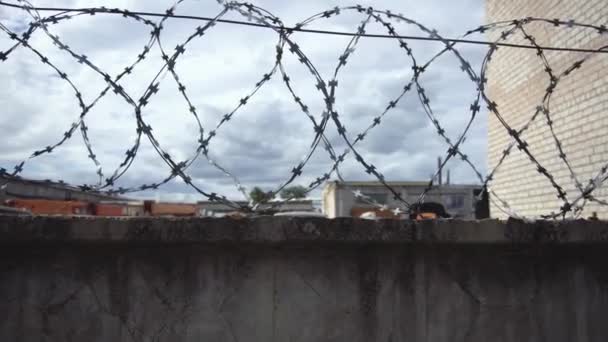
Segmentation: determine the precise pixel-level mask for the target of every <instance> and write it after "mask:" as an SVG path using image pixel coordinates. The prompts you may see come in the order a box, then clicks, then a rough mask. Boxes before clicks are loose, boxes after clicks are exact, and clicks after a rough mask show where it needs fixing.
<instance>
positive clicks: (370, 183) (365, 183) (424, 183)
mask: <svg viewBox="0 0 608 342" xmlns="http://www.w3.org/2000/svg"><path fill="white" fill-rule="evenodd" d="M332 183H333V184H335V185H337V186H355V187H356V186H360V187H365V186H384V184H382V183H380V182H379V181H346V182H340V181H333V182H328V185H329V184H332ZM386 184H387V185H388V186H394V187H398V186H401V187H403V186H427V185H428V184H429V182H428V181H392V182H386ZM437 186H439V185H438V184H433V187H437ZM441 186H442V187H445V188H480V187H481V184H453V183H451V184H442V185H441Z"/></svg>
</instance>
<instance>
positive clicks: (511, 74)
mask: <svg viewBox="0 0 608 342" xmlns="http://www.w3.org/2000/svg"><path fill="white" fill-rule="evenodd" d="M526 17H536V18H548V19H550V20H552V19H554V18H558V19H560V20H562V21H566V22H567V21H569V20H571V19H574V20H576V22H577V23H584V24H593V25H596V26H598V27H599V26H600V25H606V18H608V2H607V0H568V1H562V0H560V1H558V0H509V1H506V0H486V21H487V22H488V23H491V22H499V21H503V20H513V19H522V18H526ZM524 29H525V30H526V32H527V33H528V34H530V35H532V36H534V37H535V39H536V43H537V44H539V45H541V46H555V47H572V48H585V49H598V48H599V47H602V46H605V45H607V44H608V40H607V38H608V34H606V33H604V34H600V32H599V30H597V29H593V28H588V29H582V28H576V27H575V28H570V27H568V25H567V24H564V25H559V26H554V25H553V24H551V23H544V24H540V23H531V24H529V25H526V26H525V27H524ZM500 34H501V31H500V30H497V31H491V32H489V33H488V38H489V40H491V41H493V40H496V39H497V38H498V37H499V36H500ZM508 42H509V43H519V44H526V45H529V44H530V42H529V41H527V40H525V39H524V38H523V35H522V33H521V32H520V31H515V32H514V34H513V35H512V36H511V37H510V38H509V40H508ZM585 56H586V54H583V53H578V52H577V53H574V52H556V51H545V57H546V58H547V61H548V62H549V65H550V67H551V69H552V70H553V73H554V74H555V75H560V74H561V73H563V72H564V71H565V70H566V69H567V68H568V67H569V66H571V65H572V64H573V63H574V62H575V61H577V60H580V59H581V58H583V57H585ZM540 57H541V56H538V55H537V51H536V50H535V49H516V48H507V47H500V48H499V49H498V50H497V51H496V53H495V54H494V56H493V57H492V60H491V62H490V63H489V65H488V73H487V79H488V84H487V91H488V95H489V97H490V99H491V100H492V101H495V102H496V104H497V105H498V107H497V108H498V110H499V111H500V114H501V116H502V117H503V118H504V120H505V121H506V122H508V123H509V125H510V126H512V127H513V128H515V129H520V128H521V127H524V125H525V124H526V122H527V121H528V120H529V119H530V118H531V116H532V115H533V114H534V112H535V110H536V108H537V106H540V105H542V101H543V96H544V95H545V92H546V90H547V87H548V85H549V82H550V80H549V76H548V74H547V72H546V71H545V66H544V65H543V61H542V60H541V58H540ZM550 118H551V121H552V122H553V126H554V130H555V134H556V135H557V136H558V138H559V139H560V141H561V143H562V144H563V149H564V152H565V154H566V155H567V157H568V161H569V163H570V164H571V166H572V169H573V170H574V171H575V173H576V175H577V177H578V179H579V181H580V182H581V183H583V185H587V184H588V182H589V179H591V178H592V177H594V176H595V175H597V174H598V173H599V171H600V170H601V168H602V166H603V165H604V164H605V163H606V162H608V134H607V132H608V68H607V64H606V57H604V55H601V56H600V54H596V55H595V56H592V57H591V58H590V59H588V60H587V61H585V62H584V63H583V64H582V65H581V67H580V68H579V69H577V70H574V72H572V73H571V74H570V75H567V76H565V77H563V78H562V79H561V80H560V81H559V83H558V84H557V87H556V88H555V90H554V91H553V94H552V96H551V100H550ZM523 139H525V140H526V142H527V143H528V144H529V146H530V150H531V152H532V153H533V154H534V156H535V158H536V159H537V160H538V161H539V162H540V164H541V165H542V166H543V167H544V168H545V169H546V170H547V171H549V172H550V173H551V174H552V175H553V176H554V177H555V181H556V182H557V183H558V184H560V185H561V186H562V187H563V188H564V190H565V191H566V195H567V198H568V200H569V201H573V200H574V199H575V198H576V197H578V196H579V195H580V192H579V190H578V189H576V187H575V182H574V181H573V180H572V179H571V177H570V171H569V170H568V167H567V166H566V165H565V163H564V162H563V161H562V160H561V159H560V157H559V155H560V152H559V150H558V149H557V147H556V143H555V141H554V139H553V137H552V135H551V131H550V129H549V127H548V124H547V118H546V117H545V115H543V114H541V115H539V116H538V117H537V118H536V120H535V122H534V123H533V124H532V125H531V126H530V128H529V129H528V130H527V131H526V132H525V133H524V134H523ZM510 141H512V138H511V137H510V136H509V135H508V133H507V131H506V129H505V128H504V127H503V126H502V124H501V123H500V121H499V120H498V119H497V118H496V117H495V115H493V114H491V113H490V117H489V121H488V172H490V171H491V170H492V168H493V167H494V166H495V165H496V164H497V163H498V161H499V160H500V158H501V156H502V155H503V151H504V150H505V149H506V148H507V145H508V144H509V142H510ZM490 189H491V190H492V191H493V192H495V193H496V195H497V196H498V198H493V199H492V201H491V202H492V207H491V215H492V217H497V218H506V217H507V216H508V215H509V214H508V211H506V212H504V211H501V209H504V208H505V206H504V205H502V204H501V201H500V200H499V199H502V200H505V201H506V202H507V203H508V205H509V207H508V208H507V209H510V210H511V212H514V213H516V214H518V215H522V216H527V217H538V216H540V215H545V214H550V213H551V212H552V211H554V212H559V211H560V207H561V206H562V205H563V202H562V201H561V200H560V199H558V197H557V191H556V190H555V189H554V188H553V187H552V185H551V183H550V182H549V180H548V179H547V178H546V177H545V176H543V175H541V174H540V173H538V172H537V167H536V166H535V165H534V164H532V163H531V162H530V160H529V159H528V157H527V156H526V155H525V154H524V153H523V152H522V151H519V150H518V149H517V148H513V149H512V151H511V153H510V155H509V156H508V157H507V159H505V162H504V164H503V165H502V166H501V168H500V169H499V171H498V172H497V173H496V174H495V175H494V180H493V181H492V182H491V183H490ZM593 195H594V196H596V197H598V198H600V199H606V198H607V197H608V187H607V186H604V187H603V188H602V189H599V190H596V191H595V192H594V193H593ZM493 197H494V196H493ZM499 206H500V207H499ZM593 212H597V215H598V217H599V218H603V219H608V207H606V206H601V205H599V204H598V203H594V202H587V203H586V206H585V210H584V211H583V213H582V215H583V217H585V218H586V217H590V216H593Z"/></svg>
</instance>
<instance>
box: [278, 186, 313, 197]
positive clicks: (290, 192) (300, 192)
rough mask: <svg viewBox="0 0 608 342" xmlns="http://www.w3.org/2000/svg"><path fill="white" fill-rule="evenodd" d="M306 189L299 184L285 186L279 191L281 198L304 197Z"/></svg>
mask: <svg viewBox="0 0 608 342" xmlns="http://www.w3.org/2000/svg"><path fill="white" fill-rule="evenodd" d="M306 190H307V189H306V188H305V187H303V186H301V185H294V186H290V187H287V188H285V189H283V190H282V191H281V198H282V199H296V198H305V197H306V192H307V191H306Z"/></svg>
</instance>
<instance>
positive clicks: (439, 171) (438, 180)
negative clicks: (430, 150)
mask: <svg viewBox="0 0 608 342" xmlns="http://www.w3.org/2000/svg"><path fill="white" fill-rule="evenodd" d="M441 173H442V172H441V157H437V174H438V178H437V182H438V183H439V185H442V184H443V177H442V174H441Z"/></svg>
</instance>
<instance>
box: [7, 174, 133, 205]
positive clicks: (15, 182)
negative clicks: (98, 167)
mask: <svg viewBox="0 0 608 342" xmlns="http://www.w3.org/2000/svg"><path fill="white" fill-rule="evenodd" d="M7 180H8V183H7V184H6V188H4V189H0V203H3V202H4V201H5V200H9V199H41V200H59V201H85V202H100V201H116V200H122V199H123V198H122V197H119V196H114V195H107V194H102V193H95V192H86V191H82V190H80V189H79V188H76V187H73V186H70V185H67V184H65V183H61V182H52V181H50V180H32V179H25V178H15V179H8V178H5V177H4V176H0V184H4V182H6V181H7Z"/></svg>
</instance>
